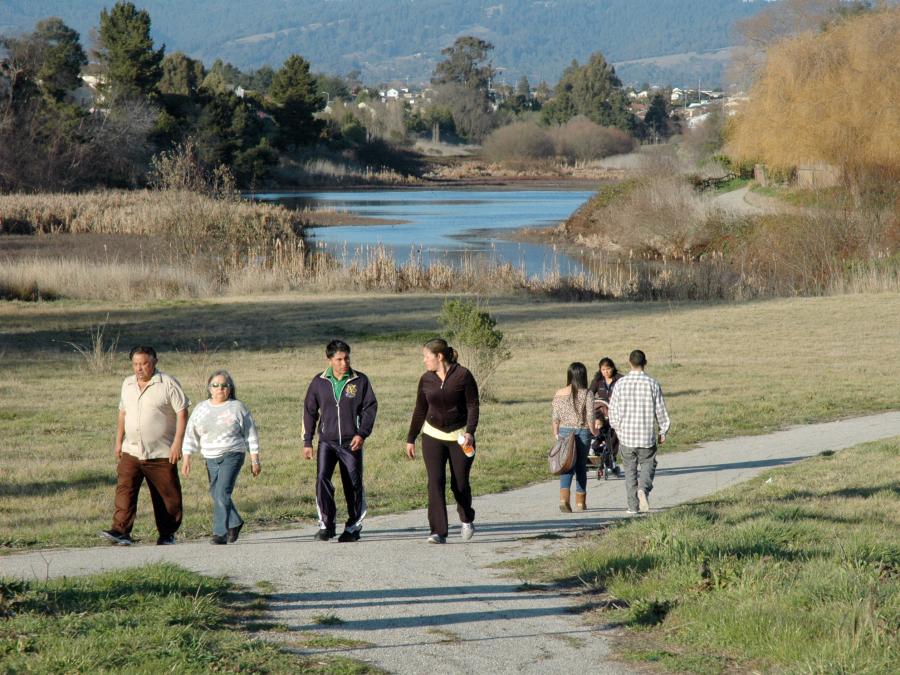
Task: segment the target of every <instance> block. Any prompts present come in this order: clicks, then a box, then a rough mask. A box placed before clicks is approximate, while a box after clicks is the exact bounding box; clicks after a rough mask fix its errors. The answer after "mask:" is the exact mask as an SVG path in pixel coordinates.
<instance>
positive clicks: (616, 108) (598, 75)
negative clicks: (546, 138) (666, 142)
mask: <svg viewBox="0 0 900 675" xmlns="http://www.w3.org/2000/svg"><path fill="white" fill-rule="evenodd" d="M575 115H584V116H585V117H587V118H588V119H589V120H591V121H592V122H596V123H597V124H600V125H602V126H605V127H618V128H620V129H622V130H624V131H629V132H630V131H633V130H634V129H635V128H636V126H637V122H636V120H635V118H634V115H632V114H631V112H630V111H629V110H628V102H627V100H626V98H625V93H624V92H623V90H622V82H621V81H620V80H619V78H618V77H617V76H616V71H615V68H613V67H612V65H611V64H609V63H607V61H606V59H605V58H603V55H602V54H600V53H599V52H596V53H594V54H591V56H590V58H589V59H588V62H587V63H586V64H584V65H583V66H582V65H579V64H578V62H577V61H574V60H573V61H572V64H571V65H570V66H569V67H568V68H566V70H565V71H564V72H563V74H562V77H561V78H560V80H559V82H558V83H557V85H556V91H555V94H554V99H553V100H552V101H551V102H550V103H548V104H547V105H546V106H544V110H543V119H544V121H545V122H547V123H555V124H564V123H566V122H568V121H569V120H570V119H572V118H573V117H574V116H575Z"/></svg>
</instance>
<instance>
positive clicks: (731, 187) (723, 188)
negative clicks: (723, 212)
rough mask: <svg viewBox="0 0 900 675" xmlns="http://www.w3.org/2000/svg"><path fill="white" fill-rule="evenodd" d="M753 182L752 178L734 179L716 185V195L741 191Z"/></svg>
mask: <svg viewBox="0 0 900 675" xmlns="http://www.w3.org/2000/svg"><path fill="white" fill-rule="evenodd" d="M752 182H753V180H752V179H751V178H740V177H737V176H736V177H734V178H732V179H731V180H727V181H724V182H722V183H716V189H715V192H716V194H723V193H725V192H734V191H735V190H740V189H741V188H742V187H746V186H747V185H749V184H750V183H752Z"/></svg>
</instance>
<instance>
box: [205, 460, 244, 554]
mask: <svg viewBox="0 0 900 675" xmlns="http://www.w3.org/2000/svg"><path fill="white" fill-rule="evenodd" d="M244 457H245V453H243V452H226V453H225V454H224V455H222V456H221V457H216V458H215V459H207V460H206V475H207V476H209V496H210V497H212V500H213V534H214V535H216V536H219V537H224V536H225V535H226V534H228V528H230V527H239V526H240V525H243V524H244V521H243V519H242V518H241V516H240V514H239V513H238V512H237V509H236V508H234V502H233V501H231V493H232V492H233V491H234V483H235V481H236V480H237V477H238V474H239V473H240V472H241V467H242V466H244Z"/></svg>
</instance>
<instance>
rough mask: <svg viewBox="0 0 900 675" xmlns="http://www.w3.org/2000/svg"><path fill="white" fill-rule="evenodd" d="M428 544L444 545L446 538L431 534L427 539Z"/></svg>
mask: <svg viewBox="0 0 900 675" xmlns="http://www.w3.org/2000/svg"><path fill="white" fill-rule="evenodd" d="M428 543H429V544H446V543H447V537H442V536H441V535H439V534H432V535H431V536H430V537H428Z"/></svg>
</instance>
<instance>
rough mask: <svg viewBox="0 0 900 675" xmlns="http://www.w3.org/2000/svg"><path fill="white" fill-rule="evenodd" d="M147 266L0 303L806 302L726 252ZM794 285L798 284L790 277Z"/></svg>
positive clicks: (21, 266)
mask: <svg viewBox="0 0 900 675" xmlns="http://www.w3.org/2000/svg"><path fill="white" fill-rule="evenodd" d="M170 253H171V255H170V257H168V258H166V257H157V258H148V259H146V260H144V261H143V262H141V263H140V264H128V263H120V262H111V261H100V260H98V261H90V260H84V259H73V260H55V261H48V260H46V259H38V258H29V259H22V260H9V261H7V263H6V264H4V265H3V267H2V268H0V298H6V299H19V300H53V299H57V298H77V299H82V300H86V299H102V300H129V301H132V300H160V299H176V298H198V297H210V296H235V295H253V294H259V293H283V292H288V291H295V290H309V291H313V292H334V291H381V292H383V291H388V292H393V293H412V292H426V293H476V294H480V295H495V294H510V293H524V294H528V295H534V296H538V297H548V298H556V299H566V300H599V299H615V300H641V301H643V300H695V301H719V300H721V301H728V300H750V299H754V298H763V297H776V296H790V295H799V294H801V293H798V292H797V291H796V290H794V289H793V287H792V286H791V284H790V283H787V284H786V283H785V281H784V279H782V278H778V277H773V276H772V275H771V274H767V273H766V270H765V269H759V268H757V267H754V266H747V267H745V268H740V267H736V266H735V265H734V264H733V263H732V262H730V261H729V260H728V259H727V258H726V257H725V256H723V255H722V254H713V255H710V256H707V257H705V258H703V259H700V260H694V259H690V258H683V259H667V258H663V259H653V258H634V259H625V260H622V259H618V258H615V257H612V256H606V255H600V254H596V253H594V254H591V255H590V256H589V257H584V258H583V259H582V262H583V264H584V267H585V271H584V272H582V273H579V274H574V275H566V274H563V273H562V272H560V270H559V267H558V265H554V266H551V267H550V268H549V269H546V270H544V272H543V273H542V274H535V275H529V274H527V273H526V272H525V270H524V268H523V267H522V266H516V265H513V264H511V263H507V262H500V261H497V260H493V259H490V258H478V257H474V256H473V257H465V258H463V259H462V260H461V261H460V262H459V263H449V262H433V263H431V264H427V263H426V262H425V261H424V260H423V258H422V256H421V255H420V254H418V253H417V252H416V251H415V250H413V251H412V252H411V253H410V256H409V258H408V259H407V260H405V261H398V260H397V259H396V258H395V257H394V256H393V254H392V253H391V252H390V251H389V250H387V249H386V248H385V247H384V246H380V245H379V246H370V247H366V248H364V249H360V250H356V251H353V252H351V253H348V254H347V255H346V256H345V257H343V258H342V259H338V258H336V257H334V256H332V255H330V254H327V253H324V252H323V251H321V250H312V251H310V250H308V249H306V247H305V246H304V245H303V244H302V242H296V243H294V244H293V245H286V244H283V243H282V242H281V241H278V240H275V241H273V242H271V243H270V244H269V243H267V244H265V245H260V246H257V247H252V248H248V249H246V250H245V251H243V252H242V253H241V254H240V255H235V256H234V257H233V258H231V259H224V258H216V259H212V258H208V257H207V259H206V262H207V263H211V266H210V265H202V264H197V263H198V261H200V262H202V260H203V259H202V257H200V256H202V255H203V253H202V252H200V251H198V253H197V255H198V257H197V258H195V259H194V260H193V262H191V261H181V260H180V258H179V257H178V255H177V254H175V253H174V252H170ZM789 281H790V280H789ZM804 290H805V293H803V294H808V295H830V294H843V293H856V292H886V291H898V290H900V260H897V259H885V260H883V261H882V264H879V265H865V266H863V265H860V266H856V267H850V268H847V269H835V270H833V275H832V276H830V277H827V278H824V279H823V281H822V282H821V283H820V284H818V285H816V286H813V287H809V286H804Z"/></svg>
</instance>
